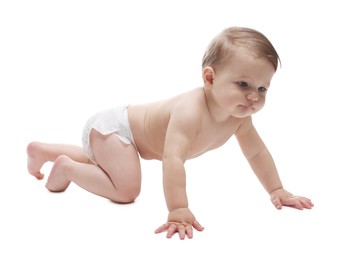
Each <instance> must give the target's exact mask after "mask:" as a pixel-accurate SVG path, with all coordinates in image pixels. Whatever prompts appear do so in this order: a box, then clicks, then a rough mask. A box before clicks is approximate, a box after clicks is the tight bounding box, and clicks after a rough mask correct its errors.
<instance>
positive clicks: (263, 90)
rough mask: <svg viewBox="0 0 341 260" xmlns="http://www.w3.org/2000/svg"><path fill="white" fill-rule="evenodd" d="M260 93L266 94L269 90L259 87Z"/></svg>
mask: <svg viewBox="0 0 341 260" xmlns="http://www.w3.org/2000/svg"><path fill="white" fill-rule="evenodd" d="M258 91H259V92H266V91H267V89H266V88H265V87H259V88H258Z"/></svg>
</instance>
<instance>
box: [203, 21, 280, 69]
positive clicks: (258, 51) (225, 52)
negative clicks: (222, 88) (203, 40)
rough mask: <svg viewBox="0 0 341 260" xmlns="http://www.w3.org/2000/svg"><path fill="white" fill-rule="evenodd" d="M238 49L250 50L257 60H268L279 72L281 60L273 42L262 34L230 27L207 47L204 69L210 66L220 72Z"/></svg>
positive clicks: (243, 28)
mask: <svg viewBox="0 0 341 260" xmlns="http://www.w3.org/2000/svg"><path fill="white" fill-rule="evenodd" d="M238 47H244V48H246V49H248V50H250V52H251V53H253V54H254V55H256V57H257V58H264V59H266V60H268V61H269V62H270V63H271V64H272V65H273V66H274V69H275V71H276V70H277V67H278V63H279V62H280V58H279V56H278V54H277V52H276V50H275V48H274V47H273V46H272V44H271V42H270V41H269V40H268V39H267V38H266V37H265V36H264V35H263V34H262V33H260V32H258V31H256V30H254V29H250V28H245V27H230V28H227V29H225V30H223V31H222V32H221V33H220V34H218V35H217V36H216V37H215V38H214V39H213V40H212V41H211V43H210V44H209V45H208V47H207V50H206V52H205V54H204V57H203V59H202V68H203V69H204V68H205V67H207V66H210V67H212V68H213V69H215V70H218V69H219V68H220V67H221V66H222V65H225V64H226V62H228V60H229V57H230V56H231V55H233V54H234V53H235V51H236V49H237V48H238Z"/></svg>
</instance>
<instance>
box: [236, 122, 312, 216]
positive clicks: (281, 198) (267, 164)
mask: <svg viewBox="0 0 341 260" xmlns="http://www.w3.org/2000/svg"><path fill="white" fill-rule="evenodd" d="M235 135H236V137H237V140H238V142H239V145H240V147H241V149H242V151H243V153H244V155H245V157H246V159H247V160H248V162H249V164H250V166H251V168H252V170H253V171H254V173H255V174H256V176H257V177H258V179H259V181H260V182H261V184H262V185H263V187H264V188H265V190H266V191H267V192H268V193H269V194H270V197H271V201H272V203H273V204H274V205H275V207H276V208H278V209H280V208H282V205H284V206H292V207H295V208H297V209H303V208H311V207H313V204H312V203H311V201H310V199H307V198H305V197H300V196H294V195H292V194H291V193H289V192H287V191H286V190H284V189H283V185H282V182H281V180H280V177H279V175H278V172H277V169H276V166H275V163H274V160H273V158H272V156H271V154H270V152H269V151H268V149H267V148H266V146H265V144H264V143H263V141H262V139H261V138H260V136H259V135H258V133H257V131H256V129H255V128H254V126H253V124H252V120H251V117H249V118H246V119H245V122H243V123H242V125H241V126H240V127H239V129H238V131H237V132H236V134H235Z"/></svg>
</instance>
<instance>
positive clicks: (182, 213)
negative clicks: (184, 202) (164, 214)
mask: <svg viewBox="0 0 341 260" xmlns="http://www.w3.org/2000/svg"><path fill="white" fill-rule="evenodd" d="M192 227H194V228H195V229H196V230H198V231H202V230H204V228H203V227H202V226H201V225H200V224H199V223H198V221H196V219H195V217H194V215H193V214H192V212H191V211H190V210H189V209H188V208H178V209H174V210H172V211H170V212H169V214H168V221H167V223H165V224H163V225H162V226H160V227H159V228H158V229H156V230H155V233H156V234H158V233H161V232H164V231H167V238H171V237H172V236H173V235H174V234H175V233H177V232H178V233H179V237H180V239H181V240H182V239H185V237H186V235H187V237H188V238H192V237H193V228H192Z"/></svg>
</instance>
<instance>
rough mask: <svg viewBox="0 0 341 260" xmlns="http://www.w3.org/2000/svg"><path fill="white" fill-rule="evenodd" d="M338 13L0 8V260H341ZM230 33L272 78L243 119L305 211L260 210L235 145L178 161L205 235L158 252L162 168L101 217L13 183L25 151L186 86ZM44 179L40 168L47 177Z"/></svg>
mask: <svg viewBox="0 0 341 260" xmlns="http://www.w3.org/2000/svg"><path fill="white" fill-rule="evenodd" d="M337 2H338V1H329V0H325V1H311V0H310V1H281V2H279V1H270V0H269V1H253V0H250V1H242V0H240V1H227V0H225V1H214V0H210V1H208V0H207V1H174V0H173V1H137V0H136V1H75V0H67V1H64V0H60V1H46V0H45V1H43V0H42V1H37V0H33V1H15V0H12V1H1V2H0V89H1V93H0V113H1V114H0V115H1V128H0V129H1V130H0V131H1V132H0V133H1V135H0V153H1V156H0V160H1V173H0V178H1V180H0V202H1V203H0V208H1V215H0V238H1V244H0V258H1V259H19V257H20V256H21V257H25V259H138V258H140V259H142V258H143V259H196V258H199V257H200V259H208V258H210V259H310V258H312V257H314V259H340V257H341V253H340V252H339V250H338V249H337V246H339V245H340V233H341V227H340V219H341V214H340V209H339V205H340V195H341V192H340V178H339V175H340V147H341V141H340V131H341V127H340V124H339V121H340V105H339V101H340V97H341V96H340V95H341V93H340V87H341V86H340V80H339V79H340V69H339V64H340V58H341V53H340V46H341V40H340V28H339V25H340V23H341V19H340V13H339V8H337ZM229 26H247V27H252V28H254V29H257V30H259V31H261V32H263V33H264V34H265V35H266V36H267V37H268V38H269V39H270V40H271V41H272V43H273V45H274V46H275V48H276V49H277V51H278V53H279V55H280V57H281V59H282V68H280V69H279V71H278V73H277V74H276V75H275V77H274V79H273V82H272V87H271V89H270V90H269V93H268V100H267V104H266V106H265V108H264V110H262V111H261V112H260V113H259V114H257V115H256V116H255V117H254V121H255V124H256V127H257V128H258V131H259V133H260V134H261V135H262V137H263V139H264V141H265V142H266V144H267V146H268V148H269V149H270V151H271V152H272V154H273V157H274V158H275V161H276V163H277V167H278V170H279V172H280V175H281V178H282V181H283V183H284V185H285V187H286V188H287V189H288V190H289V191H291V192H293V193H295V194H298V195H304V196H307V197H310V198H311V199H312V200H313V202H314V203H315V208H314V209H312V210H304V211H298V210H294V209H291V208H284V209H283V210H281V211H277V210H276V209H275V208H274V207H273V206H272V204H271V203H270V200H269V197H268V195H267V194H266V193H265V191H264V190H263V188H262V187H261V185H260V184H259V182H258V181H257V179H256V178H255V177H254V175H253V173H252V171H251V170H250V168H249V166H248V165H247V163H246V161H245V159H244V158H243V156H242V154H241V152H240V150H239V148H238V146H237V144H236V141H235V139H234V138H232V139H231V140H230V141H229V142H228V143H227V144H226V145H225V146H224V147H222V148H221V149H219V150H216V151H213V152H210V153H208V154H206V155H203V156H202V157H200V158H198V159H195V160H193V161H188V162H187V164H186V166H187V172H188V173H187V176H188V177H187V178H188V196H189V201H190V207H191V209H192V211H193V212H194V213H195V215H196V217H197V219H198V220H199V222H201V224H202V225H203V226H205V227H206V229H205V231H203V232H201V233H199V232H195V233H194V238H193V239H192V240H189V239H186V240H185V241H180V240H179V239H178V237H177V236H175V237H173V238H172V239H166V238H165V234H161V235H155V234H154V233H153V231H154V229H155V228H157V227H158V226H159V225H161V224H162V223H164V222H165V220H166V217H167V210H166V206H165V203H164V198H163V192H162V184H161V164H160V162H157V161H143V162H142V166H143V184H142V185H143V186H142V193H141V195H140V197H139V198H138V199H137V201H136V202H135V203H134V204H131V205H116V204H114V203H111V202H109V201H107V200H106V199H103V198H100V197H97V196H94V195H92V194H90V193H87V192H85V191H84V190H82V189H80V188H78V187H77V186H76V185H74V184H72V185H71V186H70V187H69V189H68V190H67V191H66V192H64V193H59V194H55V193H50V192H48V191H47V190H46V189H45V187H44V185H45V180H43V181H37V180H35V179H34V178H33V177H32V176H30V175H29V174H28V173H27V170H26V145H27V144H28V143H29V142H30V141H34V140H37V141H44V142H58V143H71V144H77V145H80V144H81V132H82V128H83V125H84V123H85V121H86V120H87V119H88V117H89V116H91V115H92V114H94V113H95V112H97V111H99V110H101V109H104V108H108V107H112V106H114V105H117V104H129V103H140V102H147V101H154V100H157V99H160V98H165V97H169V96H172V95H175V94H178V93H181V92H183V91H187V90H189V89H192V88H194V87H197V86H201V84H202V81H201V58H202V55H203V53H204V50H205V48H206V46H207V44H208V43H209V41H210V40H211V39H212V38H213V37H214V36H215V35H216V34H217V33H219V32H220V31H221V30H222V29H224V28H225V27H229ZM50 167H51V164H47V165H45V166H44V169H43V170H44V171H45V173H46V174H48V171H49V169H50Z"/></svg>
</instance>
